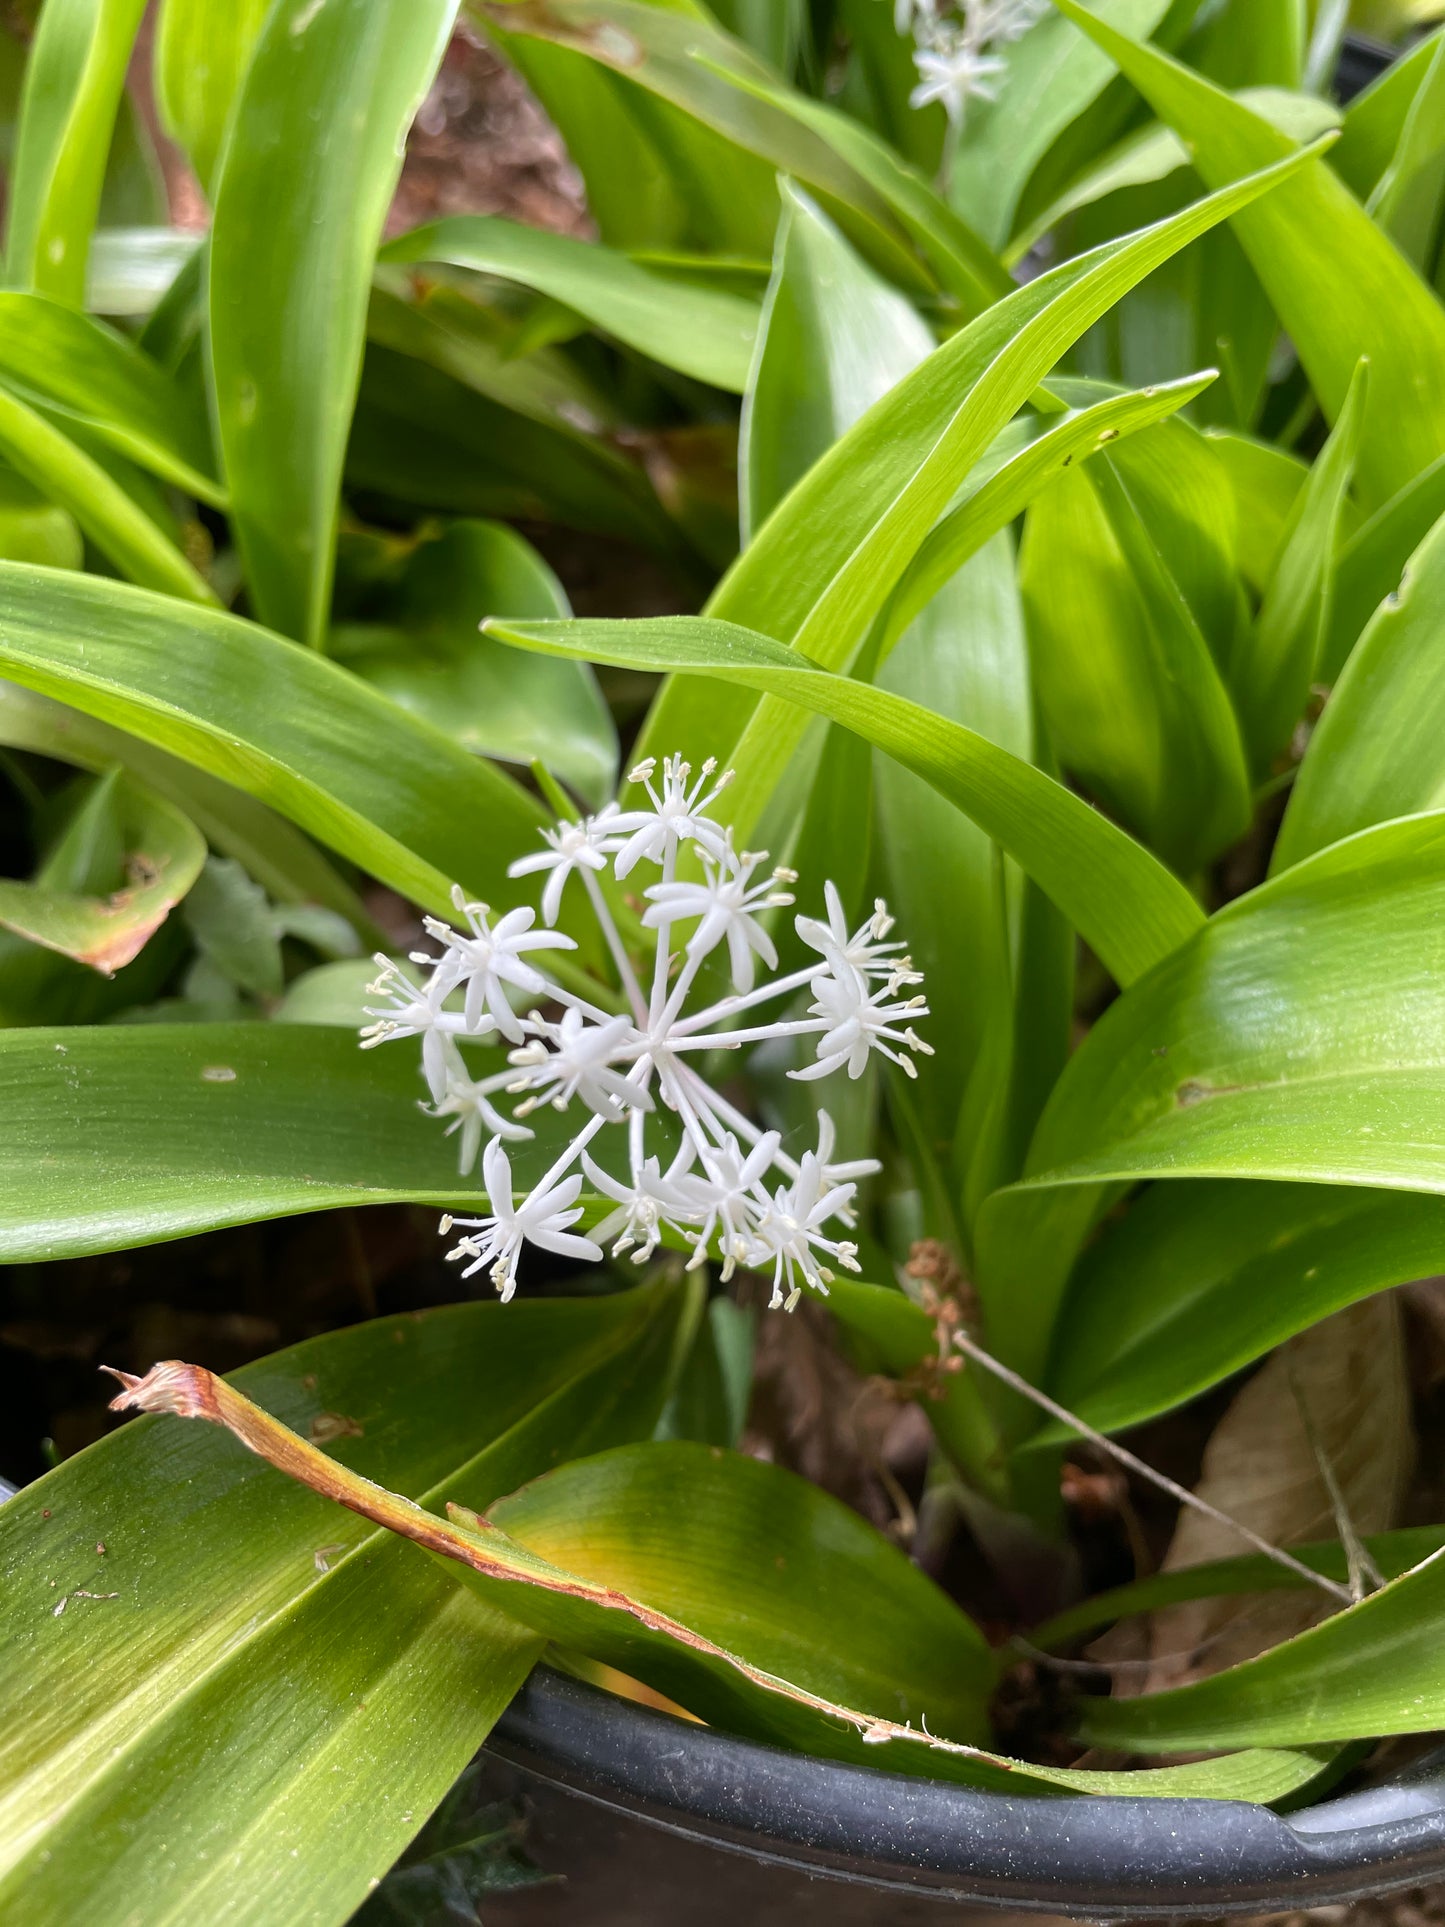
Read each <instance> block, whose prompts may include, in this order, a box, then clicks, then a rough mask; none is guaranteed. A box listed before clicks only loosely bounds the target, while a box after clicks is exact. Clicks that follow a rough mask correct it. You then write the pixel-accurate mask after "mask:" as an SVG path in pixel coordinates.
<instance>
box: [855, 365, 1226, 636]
mask: <svg viewBox="0 0 1445 1927" xmlns="http://www.w3.org/2000/svg"><path fill="white" fill-rule="evenodd" d="M1216 379H1217V377H1216V376H1215V374H1214V373H1213V372H1212V371H1209V372H1206V373H1204V374H1200V375H1187V376H1185V378H1184V379H1183V380H1182V381H1168V382H1160V383H1159V385H1158V387H1157V388H1140V389H1134V390H1131V391H1129V392H1128V393H1125V394H1121V395H1107V396H1105V397H1104V399H1103V400H1101V401H1096V402H1091V403H1090V404H1089V405H1088V406H1087V407H1083V408H1071V409H1070V410H1069V412H1068V413H1067V414H1066V415H1060V416H1058V417H1057V419H1055V418H1053V417H1048V418H1045V420H1044V421H1043V422H1041V423H1040V432H1039V433H1038V434H1037V435H1035V436H1034V437H1033V438H1032V439H1031V440H1030V441H1028V442H1027V443H1025V445H1024V446H1023V447H1022V448H1021V449H1019V450H1017V451H1016V452H1015V453H1013V454H1011V455H1010V456H1009V457H1008V459H1007V460H1006V461H1004V462H1003V463H1002V464H1001V465H1000V466H999V467H998V468H997V469H996V470H995V471H994V472H993V473H992V474H991V475H988V476H987V477H986V478H984V479H983V480H981V481H980V483H979V486H978V487H977V488H976V489H975V490H974V491H973V493H972V494H971V495H969V496H968V497H967V498H966V499H965V500H964V501H962V502H960V503H959V504H958V506H957V507H956V508H952V509H950V510H949V511H948V513H947V514H946V515H945V516H943V517H942V518H941V520H940V521H939V522H937V523H936V524H935V526H934V527H933V529H932V530H931V531H930V532H929V534H928V535H927V536H926V537H925V538H924V540H923V543H922V544H921V546H920V548H919V550H918V553H917V554H916V555H915V556H914V558H913V560H912V561H911V562H910V563H909V565H908V567H907V569H906V570H905V571H904V573H903V575H902V577H901V579H900V581H899V583H898V587H897V588H896V589H895V590H894V592H893V599H892V601H891V602H890V603H889V605H888V611H887V616H886V622H887V639H886V640H885V644H884V653H885V654H886V653H887V650H888V648H889V647H890V646H891V639H892V638H893V637H895V636H897V635H901V634H902V632H903V630H904V629H905V628H906V627H907V626H908V624H909V623H910V622H911V621H912V620H913V618H914V616H916V615H917V614H918V612H919V610H920V609H922V608H923V607H924V605H925V604H926V603H928V602H929V601H931V600H932V598H933V597H934V596H935V595H936V594H937V592H938V591H939V590H940V589H941V588H942V587H943V585H944V583H945V582H946V581H948V579H949V578H950V577H951V576H952V575H954V574H956V573H957V571H958V570H959V569H961V568H962V567H963V565H964V563H965V562H967V561H968V559H969V557H970V556H972V555H975V554H977V552H978V551H979V549H980V548H982V547H983V545H984V543H985V542H987V541H988V539H989V538H990V536H992V535H996V534H997V533H998V531H999V530H1000V529H1002V528H1006V527H1007V526H1008V524H1009V523H1010V522H1012V521H1013V519H1014V517H1015V516H1017V515H1021V514H1022V513H1023V511H1024V510H1025V509H1026V508H1027V507H1028V506H1029V504H1030V503H1031V502H1032V501H1033V500H1034V499H1035V497H1036V496H1038V495H1040V494H1041V493H1042V492H1043V490H1044V489H1046V488H1047V487H1048V485H1049V483H1050V482H1051V481H1052V480H1053V479H1054V478H1055V476H1058V475H1061V474H1063V472H1064V470H1065V469H1068V468H1071V467H1075V466H1077V465H1078V464H1080V463H1083V462H1087V461H1088V460H1089V458H1090V456H1092V455H1097V454H1098V453H1099V452H1100V450H1102V449H1105V448H1108V447H1110V446H1111V445H1112V444H1113V443H1115V442H1117V441H1119V440H1120V439H1121V438H1123V437H1125V436H1128V435H1134V434H1137V433H1138V432H1139V430H1140V429H1143V428H1148V427H1151V426H1152V425H1153V424H1154V423H1155V422H1158V421H1164V420H1167V419H1168V417H1169V416H1170V415H1172V414H1174V413H1175V411H1176V410H1177V409H1180V408H1186V407H1188V405H1189V403H1190V402H1191V401H1193V400H1194V398H1195V396H1196V395H1199V394H1201V393H1202V392H1203V391H1204V389H1205V388H1207V387H1208V385H1209V383H1210V382H1211V381H1214V380H1216Z"/></svg>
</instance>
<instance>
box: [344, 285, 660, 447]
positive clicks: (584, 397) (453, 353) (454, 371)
mask: <svg viewBox="0 0 1445 1927" xmlns="http://www.w3.org/2000/svg"><path fill="white" fill-rule="evenodd" d="M464 278H465V277H464V276H462V275H458V274H452V275H451V281H461V280H463V279H464ZM366 330H367V340H368V342H370V343H377V344H379V345H380V346H381V347H383V348H388V349H393V350H395V351H396V352H397V353H398V354H403V355H410V356H413V357H415V359H416V360H418V361H424V362H427V363H428V364H429V365H430V366H431V367H433V368H437V369H440V370H441V372H442V373H443V374H447V375H451V376H452V377H453V379H454V380H456V381H460V382H463V383H465V385H466V386H467V387H468V388H471V389H474V390H475V391H476V393H477V394H479V395H486V396H488V397H489V398H490V399H491V400H492V401H495V402H500V403H501V404H502V406H503V407H504V408H511V409H515V410H516V412H517V413H518V414H519V415H527V416H530V417H531V419H532V420H533V421H537V422H546V423H547V424H548V425H549V426H551V427H552V428H554V429H556V430H558V431H559V432H560V433H563V434H566V435H569V436H571V437H572V438H573V439H575V440H577V441H579V442H581V443H583V444H588V443H590V444H591V445H592V446H593V447H594V448H596V449H597V452H598V455H599V456H600V457H601V458H602V459H603V460H604V461H610V463H611V465H612V467H613V468H614V470H615V471H617V472H618V473H619V474H621V473H624V472H625V469H626V464H625V462H624V460H623V459H622V458H621V457H620V456H619V455H618V453H617V452H616V450H615V449H613V448H612V447H610V446H609V445H608V443H607V442H606V441H604V440H603V437H604V436H605V435H607V434H609V433H610V432H613V431H615V430H617V429H618V428H620V427H622V425H623V417H622V415H621V413H620V412H619V409H618V406H617V401H616V398H615V396H614V395H612V394H611V393H609V392H608V391H607V389H606V388H604V387H603V386H602V385H601V384H600V383H598V382H595V381H592V380H590V379H589V378H588V377H587V376H586V375H585V374H584V373H583V372H582V370H581V369H580V368H579V367H578V365H577V364H576V362H575V361H573V360H571V359H570V358H569V357H568V356H566V355H564V354H562V353H560V352H559V351H558V350H557V349H556V348H552V347H538V346H537V345H536V344H535V343H531V344H529V343H528V342H527V341H526V338H525V336H524V334H523V332H522V328H521V325H520V324H519V323H518V322H517V320H516V319H515V318H514V317H512V316H510V315H504V314H503V313H502V312H500V311H499V310H498V309H497V308H496V307H495V306H494V305H490V304H488V303H487V302H485V301H483V300H481V299H478V298H475V296H474V295H473V294H470V293H468V292H466V291H465V290H464V289H463V288H460V287H456V286H453V285H451V282H450V281H445V280H442V279H441V278H440V277H428V276H416V275H413V274H412V273H410V272H409V271H408V270H407V269H405V268H401V267H395V266H391V267H387V266H383V267H379V268H378V269H377V271H376V279H375V282H374V284H373V286H372V291H371V303H370V307H369V308H368V310H367V321H366Z"/></svg>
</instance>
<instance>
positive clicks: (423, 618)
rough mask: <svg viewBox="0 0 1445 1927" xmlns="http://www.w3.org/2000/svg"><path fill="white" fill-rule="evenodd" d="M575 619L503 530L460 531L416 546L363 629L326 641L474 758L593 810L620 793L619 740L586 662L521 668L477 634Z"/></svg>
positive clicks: (534, 559)
mask: <svg viewBox="0 0 1445 1927" xmlns="http://www.w3.org/2000/svg"><path fill="white" fill-rule="evenodd" d="M568 614H570V610H569V609H568V606H567V598H566V595H565V594H564V592H563V589H562V585H561V583H560V582H558V580H557V578H556V577H555V576H554V575H553V573H552V571H551V570H550V569H549V568H548V567H547V565H546V563H545V562H544V561H543V560H542V558H541V556H540V555H538V554H537V552H536V550H535V549H534V548H532V547H531V545H530V544H529V543H527V542H526V541H524V540H523V538H522V537H521V536H520V535H517V534H516V533H515V532H514V531H513V530H511V529H509V528H507V527H506V526H505V525H504V524H502V523H500V522H455V523H453V524H452V526H451V527H450V528H449V529H447V530H446V531H445V532H444V533H443V534H442V535H440V536H439V537H438V538H437V539H436V540H434V541H426V542H422V543H420V544H419V545H418V546H417V548H416V550H415V551H414V553H413V554H412V556H411V558H410V560H409V561H408V563H407V566H406V568H405V570H404V571H403V573H402V576H401V579H400V580H399V582H398V583H397V584H396V586H395V588H394V590H392V591H391V592H390V593H388V594H386V595H384V596H383V597H382V598H381V600H380V602H379V604H378V606H376V607H374V608H371V609H369V610H368V611H367V620H366V621H365V622H364V623H357V624H348V625H346V626H345V627H343V628H340V629H338V630H336V631H334V632H333V637H332V643H331V648H332V652H333V653H334V654H335V656H336V657H337V659H338V660H339V661H342V662H345V663H346V664H347V666H348V667H349V668H351V669H354V670H355V671H356V673H357V674H358V675H360V676H362V677H363V678H364V679H365V680H366V681H367V682H369V683H371V684H372V686H373V687H374V688H377V689H380V690H383V691H384V692H385V693H386V694H387V695H388V696H390V697H391V698H392V700H393V701H394V702H395V703H397V704H398V705H399V706H400V707H401V708H403V709H406V710H409V711H411V712H412V714H414V715H417V716H420V717H422V718H423V719H424V720H425V721H427V722H429V723H431V724H432V725H433V726H434V727H435V728H437V729H439V730H442V731H443V732H444V733H445V734H446V735H448V736H451V737H452V738H454V739H455V741H457V742H458V743H460V744H461V745H462V746H463V747H464V748H466V749H469V750H471V751H472V752H473V753H474V754H476V755H479V756H496V757H500V758H501V759H502V760H503V761H504V762H510V763H521V764H523V765H526V764H530V763H531V762H532V761H533V759H534V758H535V759H537V760H540V761H541V762H543V763H545V764H546V766H547V768H548V769H550V770H551V771H552V773H553V775H554V776H557V777H559V778H560V779H561V780H562V781H563V782H565V783H570V784H571V785H572V787H573V788H574V789H575V790H576V791H577V793H578V795H579V796H581V797H583V798H584V799H585V800H586V801H587V802H588V803H589V804H590V805H591V806H592V807H593V808H596V809H600V808H601V806H602V804H603V803H604V802H605V801H606V800H607V799H608V798H609V797H610V796H611V795H612V792H613V790H614V788H615V787H616V782H617V733H616V730H615V729H614V727H613V723H612V718H611V715H610V714H609V712H608V709H607V705H606V703H605V702H604V701H603V699H602V695H601V692H600V691H599V689H598V687H597V682H596V678H595V677H594V676H593V675H592V673H591V671H590V670H589V669H588V668H587V667H586V666H585V665H584V664H582V663H561V662H548V661H545V660H544V659H543V658H541V657H531V658H527V657H522V656H518V655H517V654H516V652H515V651H513V650H509V649H504V648H503V647H502V646H501V644H500V643H497V642H495V641H493V639H492V638H491V637H490V636H484V635H481V634H480V633H479V632H478V628H477V624H478V621H479V620H480V619H481V618H482V617H484V616H487V615H501V616H519V617H522V618H524V619H525V618H528V617H543V618H546V617H549V616H565V615H568Z"/></svg>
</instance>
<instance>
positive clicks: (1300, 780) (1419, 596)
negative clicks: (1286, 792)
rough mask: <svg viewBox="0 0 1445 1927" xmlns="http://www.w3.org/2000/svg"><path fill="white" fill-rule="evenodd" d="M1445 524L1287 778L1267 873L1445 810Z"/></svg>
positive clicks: (1374, 627) (1414, 561) (1362, 647)
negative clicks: (1371, 831)
mask: <svg viewBox="0 0 1445 1927" xmlns="http://www.w3.org/2000/svg"><path fill="white" fill-rule="evenodd" d="M1442 620H1445V519H1442V520H1441V521H1440V522H1437V523H1436V525H1435V528H1434V529H1433V530H1432V532H1431V533H1430V534H1429V535H1427V536H1426V538H1425V540H1424V542H1422V543H1421V545H1420V547H1419V548H1418V549H1417V550H1416V551H1415V553H1414V555H1413V556H1412V557H1411V558H1410V562H1409V564H1408V566H1407V568H1406V570H1405V575H1404V579H1403V581H1402V582H1401V584H1400V587H1399V589H1398V590H1397V591H1396V593H1395V594H1394V595H1392V596H1390V597H1389V598H1388V599H1387V600H1386V601H1385V602H1384V603H1383V604H1382V605H1381V607H1380V609H1379V611H1378V612H1377V613H1376V615H1375V617H1374V619H1373V620H1372V621H1371V622H1370V624H1369V626H1368V628H1367V629H1366V630H1365V633H1364V635H1363V636H1361V638H1360V640H1359V642H1358V643H1357V644H1356V646H1355V650H1354V653H1353V654H1352V655H1351V657H1350V659H1349V661H1348V662H1347V663H1346V665H1345V668H1344V673H1343V674H1342V675H1341V677H1340V680H1339V682H1338V683H1337V684H1336V686H1335V691H1334V694H1333V695H1332V696H1331V697H1330V700H1329V702H1328V703H1326V705H1325V710H1324V714H1323V715H1322V716H1321V717H1320V720H1319V723H1318V724H1317V726H1316V728H1315V732H1314V735H1313V736H1312V737H1311V739H1310V745H1309V748H1308V750H1307V751H1306V752H1305V759H1304V762H1303V763H1302V764H1301V765H1300V770H1299V775H1298V776H1297V777H1296V779H1295V787H1294V794H1293V795H1292V796H1291V797H1290V803H1289V809H1288V810H1287V811H1286V813H1285V819H1284V823H1283V825H1282V826H1281V828H1280V834H1279V841H1278V844H1277V846H1276V848H1275V853H1274V860H1273V867H1274V869H1276V870H1284V869H1287V868H1288V867H1289V865H1290V864H1292V863H1298V862H1299V861H1300V860H1301V859H1302V858H1304V857H1307V856H1310V855H1312V854H1313V853H1314V852H1315V851H1316V850H1320V849H1323V848H1324V846H1325V845H1326V844H1327V843H1337V842H1338V841H1339V840H1340V838H1341V837H1346V836H1351V835H1353V834H1354V832H1355V831H1356V830H1363V829H1368V828H1369V826H1370V825H1371V824H1372V823H1383V822H1384V821H1386V820H1387V819H1388V818H1389V817H1393V816H1411V815H1414V814H1415V813H1416V812H1419V811H1423V810H1435V809H1438V808H1440V807H1441V805H1442V803H1445V690H1442V688H1441V679H1440V625H1441V622H1442Z"/></svg>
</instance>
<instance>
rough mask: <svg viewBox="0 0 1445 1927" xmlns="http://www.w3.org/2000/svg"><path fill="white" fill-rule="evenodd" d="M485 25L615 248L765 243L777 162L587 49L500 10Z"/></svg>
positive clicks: (744, 247) (732, 249) (725, 247)
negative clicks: (509, 26) (561, 146)
mask: <svg viewBox="0 0 1445 1927" xmlns="http://www.w3.org/2000/svg"><path fill="white" fill-rule="evenodd" d="M685 11H687V12H689V13H692V14H696V11H697V10H696V9H695V8H691V7H689V8H687V9H685ZM485 30H486V32H487V35H488V36H489V38H491V39H492V40H493V41H494V42H495V44H496V45H497V46H498V48H499V49H500V51H501V52H502V53H504V54H505V55H506V57H507V59H508V60H509V61H511V63H512V64H513V65H514V66H515V67H516V68H517V70H518V71H519V72H520V73H521V75H522V77H523V79H524V80H526V82H527V84H528V86H529V87H530V88H531V89H532V91H533V93H535V94H536V96H537V98H538V99H539V100H540V101H541V103H542V105H543V107H544V108H545V109H546V111H547V114H548V117H549V118H550V119H551V120H552V122H553V123H554V125H555V126H556V127H557V128H558V130H559V131H560V132H561V133H562V137H563V140H564V141H565V143H566V147H567V153H568V155H569V157H570V158H571V159H572V161H573V162H574V164H575V165H576V167H577V170H578V172H579V173H580V174H581V176H582V179H583V183H584V185H585V187H586V190H587V206H588V210H589V212H590V213H591V214H592V217H593V219H594V220H595V221H596V223H597V229H598V233H599V234H600V236H601V238H602V240H603V241H604V242H606V243H607V244H608V246H610V247H616V248H626V249H644V248H645V249H675V248H686V249H701V250H703V251H705V252H707V253H710V254H716V253H722V254H728V253H738V254H757V253H758V252H759V251H760V250H761V249H764V248H766V246H767V236H768V234H769V232H770V230H771V227H772V221H773V200H774V187H773V179H774V176H773V170H772V169H771V167H769V166H767V165H766V164H765V163H764V162H761V161H759V160H757V159H756V158H755V157H754V156H751V155H748V154H745V153H744V152H743V151H742V150H741V149H740V148H737V147H735V146H733V144H732V143H731V142H730V141H728V140H726V139H725V138H724V137H723V136H722V135H720V134H717V133H715V132H714V131H713V130H712V129H711V128H710V127H705V126H703V125H702V123H701V122H700V121H697V120H694V119H692V117H691V116H690V115H688V114H686V113H684V112H683V111H682V109H681V108H679V107H675V106H673V104H672V103H671V101H670V100H667V99H665V98H663V97H661V96H659V95H657V94H647V93H644V92H643V90H642V89H640V88H637V87H632V86H630V85H629V84H628V82H627V81H626V80H625V79H623V78H622V76H621V75H619V74H615V73H613V72H612V71H611V70H610V69H609V68H607V67H604V66H601V65H599V64H598V63H596V62H595V61H592V60H589V59H588V58H587V56H586V55H585V54H582V53H574V52H573V51H572V50H571V49H570V48H568V47H562V46H556V45H553V44H550V43H549V42H548V41H546V40H540V39H535V38H532V37H531V36H530V35H529V34H527V33H526V32H517V33H513V32H510V31H504V30H503V29H502V27H501V26H500V25H499V23H498V20H497V18H496V17H493V18H492V19H489V20H487V21H486V22H485Z"/></svg>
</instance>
